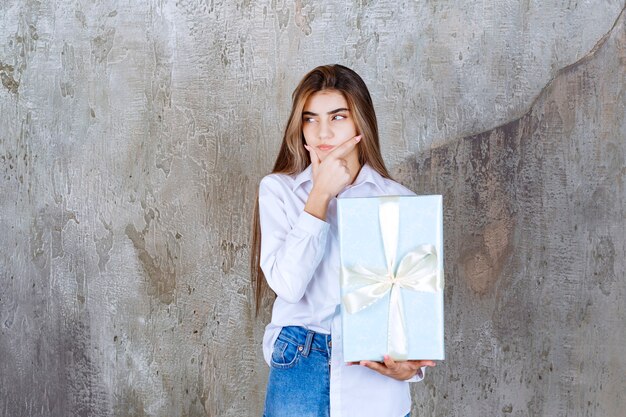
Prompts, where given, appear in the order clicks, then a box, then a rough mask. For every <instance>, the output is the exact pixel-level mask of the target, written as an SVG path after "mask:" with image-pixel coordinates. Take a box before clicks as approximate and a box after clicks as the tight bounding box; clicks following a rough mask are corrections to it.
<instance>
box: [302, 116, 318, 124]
mask: <svg viewBox="0 0 626 417" xmlns="http://www.w3.org/2000/svg"><path fill="white" fill-rule="evenodd" d="M302 121H303V122H304V123H313V122H314V121H315V119H313V118H311V117H305V118H304V119H303V120H302Z"/></svg>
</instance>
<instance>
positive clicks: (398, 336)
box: [341, 197, 442, 360]
mask: <svg viewBox="0 0 626 417" xmlns="http://www.w3.org/2000/svg"><path fill="white" fill-rule="evenodd" d="M398 203H399V201H398V197H384V198H383V201H382V202H381V204H380V208H379V210H378V217H379V222H380V231H381V234H382V238H383V246H384V249H385V258H386V261H387V270H386V271H382V270H379V269H378V270H377V269H370V268H366V267H364V266H362V265H356V266H354V267H351V268H346V267H344V268H342V274H341V281H342V286H343V287H344V288H350V287H354V286H359V285H361V287H360V288H358V289H356V290H354V291H351V292H349V293H348V294H346V295H344V297H343V305H344V307H345V309H346V311H347V312H348V313H349V314H354V313H357V312H359V311H361V310H364V309H366V308H368V307H369V306H371V305H372V304H374V303H375V302H376V301H378V300H380V299H381V298H383V297H384V296H385V295H386V294H387V292H389V291H391V294H390V296H389V318H388V320H389V322H388V327H387V328H388V333H387V353H388V354H389V355H390V356H391V357H392V358H394V359H400V360H401V359H408V341H407V335H406V327H405V322H404V307H403V305H402V296H401V294H400V288H404V289H407V290H412V291H424V292H438V291H441V287H442V282H441V281H442V279H441V274H440V273H439V272H440V271H439V268H438V263H437V251H436V249H435V246H434V245H421V246H418V247H417V248H415V249H413V250H412V251H410V252H409V253H407V254H406V255H405V256H404V257H403V258H402V260H401V261H400V264H399V265H398V269H397V270H395V273H394V266H395V263H396V251H397V247H398V231H399V229H398V228H399V225H400V207H399V204H398Z"/></svg>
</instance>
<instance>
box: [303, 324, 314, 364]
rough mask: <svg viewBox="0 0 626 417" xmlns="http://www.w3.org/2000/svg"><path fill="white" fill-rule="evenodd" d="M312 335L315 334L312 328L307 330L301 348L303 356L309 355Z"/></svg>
mask: <svg viewBox="0 0 626 417" xmlns="http://www.w3.org/2000/svg"><path fill="white" fill-rule="evenodd" d="M313 336H315V332H314V331H313V330H309V331H307V332H306V340H305V342H304V349H302V352H300V353H301V355H302V356H304V357H305V358H306V357H307V356H309V352H310V351H311V345H312V344H313Z"/></svg>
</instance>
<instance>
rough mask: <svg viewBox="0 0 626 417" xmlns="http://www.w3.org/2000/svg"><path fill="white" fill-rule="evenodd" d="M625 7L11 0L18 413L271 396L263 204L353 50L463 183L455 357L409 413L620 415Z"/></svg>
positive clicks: (2, 357) (236, 402) (436, 160)
mask: <svg viewBox="0 0 626 417" xmlns="http://www.w3.org/2000/svg"><path fill="white" fill-rule="evenodd" d="M624 7H625V3H624V1H623V0H621V1H616V0H613V1H610V0H608V1H599V0H596V1H592V2H577V1H570V0H562V1H552V2H531V1H508V0H507V1H493V0H483V1H465V2H460V1H457V2H453V1H443V0H442V1H427V0H423V1H406V2H396V1H385V0H380V1H364V0H360V1H354V2H352V3H347V2H340V1H329V2H323V4H320V2H312V1H305V0H298V1H295V2H293V3H292V2H286V1H277V0H273V1H271V2H270V1H259V2H252V1H246V0H242V1H233V2H230V1H218V0H216V1H213V0H178V1H174V0H170V1H168V0H152V1H147V0H146V1H141V2H140V1H136V2H128V1H121V0H110V1H97V0H96V1H88V0H78V1H74V2H63V1H49V2H42V1H36V0H23V1H3V2H1V3H0V81H1V82H2V86H1V87H0V173H1V175H2V176H1V179H0V196H1V198H0V236H2V239H1V241H0V242H1V248H2V249H1V251H0V415H1V416H7V417H9V416H10V417H13V416H98V417H100V416H207V415H208V416H239V415H244V416H254V415H260V412H261V407H262V402H263V395H264V383H265V379H266V376H267V367H266V365H265V364H264V363H263V361H262V358H261V354H260V339H261V335H262V331H263V325H264V324H265V323H266V322H267V320H268V319H269V313H268V312H266V313H264V314H263V315H262V317H261V318H260V319H258V320H255V319H254V318H253V315H252V311H251V303H250V289H249V280H248V269H247V256H248V237H249V230H248V223H249V219H250V211H251V207H252V202H253V198H254V193H255V190H256V186H257V184H258V181H259V179H260V178H261V177H262V176H263V175H264V174H265V173H266V172H268V171H269V169H270V168H271V164H272V162H273V158H274V157H275V154H276V151H277V148H278V145H279V142H280V134H281V129H282V127H283V125H284V122H285V120H286V117H287V113H288V111H289V96H290V94H291V91H292V89H293V88H294V86H295V84H296V83H297V81H298V79H299V78H300V77H301V76H302V74H304V73H305V72H306V71H307V70H309V69H310V68H312V67H314V66H316V65H319V64H322V63H332V62H339V63H344V64H346V65H349V66H351V67H353V68H354V69H355V70H357V71H358V72H359V73H360V74H361V75H362V76H363V77H364V78H365V80H366V82H367V83H368V85H369V86H370V88H371V92H372V95H373V97H374V101H375V104H376V108H377V112H378V115H379V121H380V125H381V133H382V140H383V150H384V156H385V158H386V160H387V161H388V164H389V167H390V168H391V171H392V172H393V173H394V174H395V176H396V177H397V178H398V179H399V180H401V181H402V182H403V183H405V184H406V185H407V186H409V187H411V188H413V189H415V190H416V191H417V192H420V193H422V192H424V193H426V192H438V193H442V194H444V199H445V200H444V201H445V206H446V209H445V210H446V211H445V227H446V231H445V238H446V280H447V282H446V291H447V293H446V301H447V305H446V306H447V316H446V325H447V350H448V359H447V360H446V361H445V362H443V363H441V364H440V365H439V366H438V367H437V368H436V370H434V371H433V372H430V373H429V375H428V377H427V379H426V382H425V383H423V384H415V385H414V386H413V391H414V410H413V411H414V413H415V414H416V415H429V416H431V415H432V416H485V415H488V416H491V415H504V416H509V415H510V416H527V415H531V416H543V415H545V416H617V415H620V413H621V412H622V411H623V409H624V407H625V406H626V403H625V401H626V400H624V398H623V396H621V394H622V391H623V386H624V384H625V382H626V381H625V379H624V378H625V377H624V375H626V360H625V359H624V352H625V350H624V347H623V343H624V340H626V325H625V324H624V323H626V312H625V310H624V299H626V281H625V280H624V277H625V272H626V261H625V258H626V243H625V242H626V239H625V233H624V220H625V213H624V211H625V206H626V204H625V195H626V194H625V186H624V177H625V174H626V163H625V160H626V145H625V138H626V122H625V121H624V120H625V117H624V115H625V114H626V109H625V107H626V91H625V87H624V78H625V76H624V74H626V17H625V15H626V14H625V13H624V12H623V10H624ZM620 396H621V397H622V398H621V399H620Z"/></svg>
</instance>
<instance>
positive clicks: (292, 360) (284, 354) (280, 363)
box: [270, 338, 300, 369]
mask: <svg viewBox="0 0 626 417" xmlns="http://www.w3.org/2000/svg"><path fill="white" fill-rule="evenodd" d="M299 356H300V352H299V351H298V346H297V345H295V344H294V343H291V342H286V341H284V340H280V338H279V339H276V342H275V343H274V350H273V351H272V360H271V361H270V365H271V366H272V367H274V368H277V369H287V368H292V367H294V366H295V365H296V362H297V361H298V357H299Z"/></svg>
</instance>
